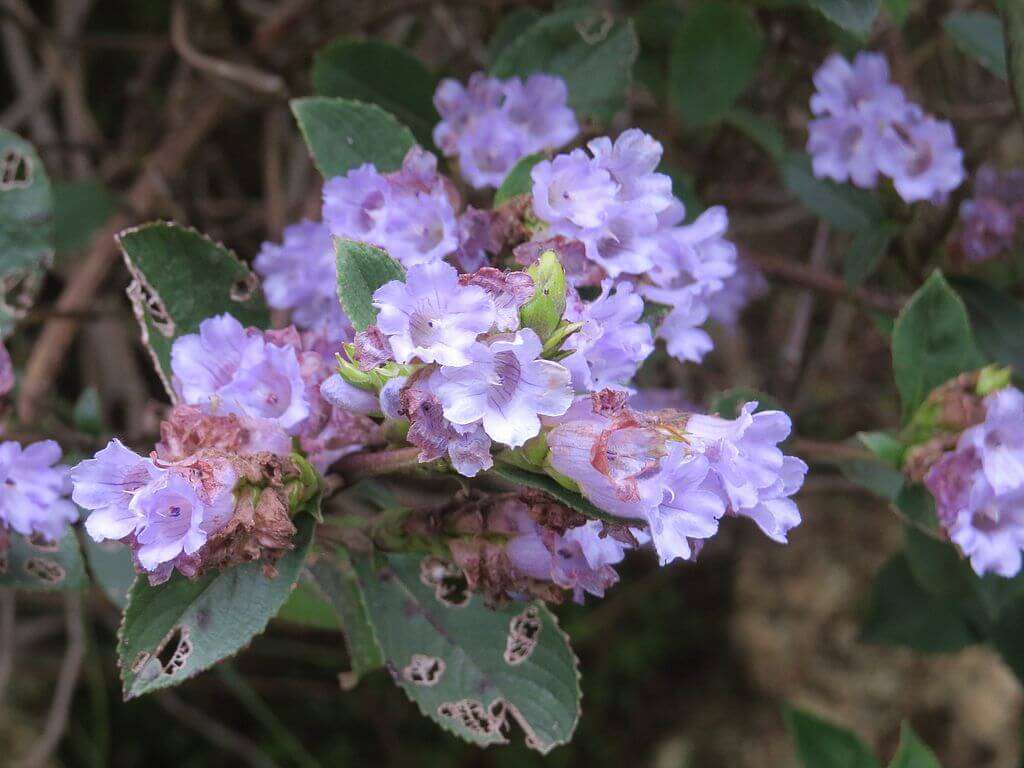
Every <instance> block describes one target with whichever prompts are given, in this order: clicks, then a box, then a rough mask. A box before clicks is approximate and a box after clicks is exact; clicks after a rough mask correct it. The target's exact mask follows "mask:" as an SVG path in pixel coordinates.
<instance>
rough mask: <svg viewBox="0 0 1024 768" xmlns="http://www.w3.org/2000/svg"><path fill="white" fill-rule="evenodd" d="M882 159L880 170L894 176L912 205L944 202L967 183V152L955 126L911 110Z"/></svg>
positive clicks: (894, 179)
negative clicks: (922, 201)
mask: <svg viewBox="0 0 1024 768" xmlns="http://www.w3.org/2000/svg"><path fill="white" fill-rule="evenodd" d="M895 134H896V135H895V136H893V137H891V138H890V139H889V140H888V142H887V145H886V147H885V148H884V150H883V151H882V152H881V154H880V155H879V158H878V163H879V168H880V169H881V170H882V172H883V173H886V174H888V175H889V176H891V177H892V180H893V184H894V185H895V186H896V191H897V192H898V193H899V194H900V197H902V198H903V199H904V200H906V201H907V202H908V203H914V202H917V201H919V200H930V201H932V202H935V203H941V202H943V201H945V200H946V198H947V197H949V193H950V192H952V191H953V190H954V189H956V188H957V187H959V186H960V185H961V184H962V183H963V180H964V163H963V152H961V151H960V148H959V147H958V146H957V144H956V135H955V134H954V133H953V126H952V125H951V124H950V123H948V122H946V121H945V120H936V119H935V118H933V117H929V116H927V115H924V114H923V113H922V112H921V110H920V109H917V108H911V109H908V110H907V117H906V119H904V120H903V121H901V122H900V123H898V124H897V126H896V132H895Z"/></svg>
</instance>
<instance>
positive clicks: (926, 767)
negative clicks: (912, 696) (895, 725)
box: [889, 723, 942, 768]
mask: <svg viewBox="0 0 1024 768" xmlns="http://www.w3.org/2000/svg"><path fill="white" fill-rule="evenodd" d="M889 768H942V766H941V765H939V760H938V758H936V757H935V753H934V752H932V751H931V750H930V749H929V748H928V745H926V744H925V743H924V742H923V741H921V740H920V739H919V738H918V737H917V734H916V733H914V730H913V728H911V727H910V724H909V723H903V725H902V726H901V727H900V745H899V747H898V748H897V749H896V756H895V757H894V758H893V759H892V762H891V763H889Z"/></svg>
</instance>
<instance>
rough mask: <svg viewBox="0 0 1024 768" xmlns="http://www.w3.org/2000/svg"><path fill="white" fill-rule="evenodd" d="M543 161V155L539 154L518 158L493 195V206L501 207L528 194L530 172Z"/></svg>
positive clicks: (530, 187) (531, 187) (531, 180)
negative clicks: (514, 198) (508, 201)
mask: <svg viewBox="0 0 1024 768" xmlns="http://www.w3.org/2000/svg"><path fill="white" fill-rule="evenodd" d="M543 159H544V154H543V153H541V152H538V153H537V154H534V155H527V156H526V157H523V158H520V159H519V161H518V162H517V163H516V164H515V165H513V166H512V170H510V171H509V172H508V175H507V176H506V177H505V180H504V181H503V182H501V186H500V187H498V191H497V192H495V193H494V205H495V206H498V205H501V204H502V203H504V202H505V201H506V200H511V199H512V198H513V197H517V196H518V195H528V194H530V193H531V192H532V191H533V179H532V178H531V177H530V172H531V171H532V170H533V166H535V165H536V164H537V163H539V162H540V161H541V160H543Z"/></svg>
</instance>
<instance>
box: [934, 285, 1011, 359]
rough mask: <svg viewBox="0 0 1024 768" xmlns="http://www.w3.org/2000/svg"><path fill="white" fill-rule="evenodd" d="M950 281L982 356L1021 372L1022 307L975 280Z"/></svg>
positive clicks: (1001, 293)
mask: <svg viewBox="0 0 1024 768" xmlns="http://www.w3.org/2000/svg"><path fill="white" fill-rule="evenodd" d="M950 282H951V284H952V285H953V287H954V288H956V292H957V293H959V294H960V298H962V299H963V300H964V304H966V305H967V313H968V315H969V316H970V318H971V327H972V328H973V329H974V336H975V338H976V339H977V341H978V346H979V347H981V350H982V352H984V353H985V357H986V358H988V359H989V360H994V361H995V362H997V363H1002V364H1003V365H1010V366H1013V368H1014V369H1015V370H1016V371H1017V372H1018V373H1024V333H1021V328H1024V304H1021V303H1020V302H1019V301H1017V299H1015V298H1014V297H1013V296H1011V295H1010V294H1008V293H1006V292H1005V291H1001V290H999V289H998V288H993V287H992V286H990V285H986V284H985V283H982V282H979V281H977V280H971V279H970V278H964V277H958V278H956V279H955V280H951V281H950Z"/></svg>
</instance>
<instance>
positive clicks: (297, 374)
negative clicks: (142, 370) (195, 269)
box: [171, 314, 310, 431]
mask: <svg viewBox="0 0 1024 768" xmlns="http://www.w3.org/2000/svg"><path fill="white" fill-rule="evenodd" d="M171 369H172V371H173V372H174V382H175V389H176V390H177V392H178V395H179V396H180V397H181V399H182V401H183V402H185V403H188V404H191V405H199V406H201V407H203V408H204V409H206V410H207V412H209V413H214V414H229V413H235V414H238V415H240V416H246V417H249V418H256V419H266V420H269V421H273V422H275V423H277V424H278V425H279V426H280V427H282V428H283V429H285V430H289V431H296V430H297V429H298V428H299V427H300V426H301V424H302V422H303V421H304V420H305V419H306V418H307V417H308V416H309V414H310V403H309V402H308V400H307V398H306V393H305V383H304V382H303V379H302V373H301V371H300V368H299V360H298V357H297V355H296V351H295V349H294V348H293V347H291V346H288V345H286V346H278V345H276V344H273V343H270V342H269V341H267V339H266V338H265V337H264V335H263V333H262V332H260V331H258V330H251V331H247V330H246V329H245V328H243V327H242V324H241V323H239V322H238V321H237V320H236V319H235V318H233V317H232V316H231V315H228V314H223V315H218V316H216V317H211V318H207V319H206V320H204V321H203V322H202V323H200V325H199V333H198V334H187V335H185V336H181V337H179V338H178V339H177V340H175V342H174V346H173V347H172V348H171Z"/></svg>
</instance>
